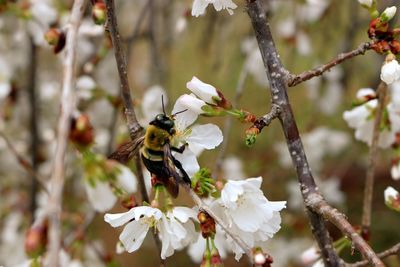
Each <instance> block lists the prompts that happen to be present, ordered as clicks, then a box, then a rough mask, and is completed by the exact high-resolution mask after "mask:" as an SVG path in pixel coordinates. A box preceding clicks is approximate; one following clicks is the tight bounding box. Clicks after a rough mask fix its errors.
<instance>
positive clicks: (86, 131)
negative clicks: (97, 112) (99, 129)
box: [69, 114, 94, 146]
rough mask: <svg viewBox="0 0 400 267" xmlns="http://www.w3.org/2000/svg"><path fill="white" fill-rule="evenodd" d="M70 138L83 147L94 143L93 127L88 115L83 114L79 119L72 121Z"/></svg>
mask: <svg viewBox="0 0 400 267" xmlns="http://www.w3.org/2000/svg"><path fill="white" fill-rule="evenodd" d="M69 138H70V140H71V141H72V142H74V143H76V144H78V145H82V146H88V145H90V144H91V143H93V140H94V134H93V127H92V125H91V124H90V121H89V117H88V116H87V115H84V114H81V115H80V116H79V117H78V118H73V119H72V121H71V130H70V133H69Z"/></svg>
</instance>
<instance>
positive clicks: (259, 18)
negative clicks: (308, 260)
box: [247, 0, 384, 266]
mask: <svg viewBox="0 0 400 267" xmlns="http://www.w3.org/2000/svg"><path fill="white" fill-rule="evenodd" d="M247 12H248V15H249V17H250V19H251V22H252V25H253V29H254V31H255V35H256V39H257V42H258V45H259V48H260V52H261V56H262V59H263V62H264V66H265V68H266V72H267V76H268V80H269V83H270V86H271V98H272V104H275V105H278V106H280V108H281V112H280V114H279V119H280V121H281V125H282V129H283V132H284V134H285V138H286V143H287V146H288V149H289V153H290V156H291V158H292V161H293V165H294V167H295V168H296V171H297V176H298V180H299V183H300V189H301V193H302V196H303V199H304V203H305V205H306V207H307V213H308V217H309V220H310V223H311V229H312V232H313V234H314V236H315V239H316V240H317V243H318V245H319V247H320V250H321V254H322V258H323V260H324V263H325V266H343V264H344V263H343V261H342V260H341V259H340V258H339V256H338V255H337V253H336V252H335V250H334V248H333V245H332V240H331V237H330V235H329V232H328V230H327V229H326V225H325V221H324V218H327V219H330V220H332V222H333V223H334V224H335V225H336V226H337V227H339V229H340V230H342V231H343V232H344V233H345V234H346V235H347V236H348V237H349V238H351V240H352V241H353V242H354V245H355V246H356V247H357V248H358V249H359V250H360V251H361V253H362V255H363V256H364V257H365V258H366V259H368V260H369V262H370V263H372V264H374V266H384V265H383V263H382V262H381V261H380V259H379V258H378V257H377V256H376V254H375V253H374V252H373V251H372V249H371V248H370V247H369V246H368V244H367V243H366V242H365V241H364V240H363V239H362V238H361V237H360V236H359V235H358V234H357V233H356V232H355V231H354V230H353V229H352V227H349V226H351V225H350V224H349V223H348V222H347V220H346V219H345V216H344V215H343V214H341V213H340V212H339V211H337V210H336V209H333V208H332V207H330V206H329V205H328V204H327V203H326V202H325V201H324V199H323V197H322V196H321V194H320V192H319V191H318V187H317V186H316V184H315V180H314V178H313V175H312V173H311V170H310V167H309V164H308V161H307V157H306V155H305V151H304V147H303V144H302V141H301V138H300V135H299V130H298V128H297V123H296V120H295V118H294V114H293V111H292V108H291V105H290V102H289V99H288V96H287V81H286V80H285V77H286V73H287V71H286V70H285V69H284V67H283V66H282V63H281V61H280V59H279V55H278V52H277V50H276V48H275V44H274V40H273V37H272V33H271V30H270V28H269V24H268V21H267V18H266V15H265V12H264V11H263V9H262V6H261V3H260V2H259V1H257V0H247ZM311 200H312V201H311ZM322 204H323V205H322ZM328 211H329V212H328ZM338 217H340V218H341V220H337V218H338Z"/></svg>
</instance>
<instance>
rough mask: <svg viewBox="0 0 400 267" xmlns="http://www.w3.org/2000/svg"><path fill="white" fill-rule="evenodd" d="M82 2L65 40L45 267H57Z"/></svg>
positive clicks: (75, 6) (79, 0) (82, 0)
mask: <svg viewBox="0 0 400 267" xmlns="http://www.w3.org/2000/svg"><path fill="white" fill-rule="evenodd" d="M85 5H86V1H85V0H75V1H74V4H73V7H72V11H71V15H70V20H69V25H68V30H67V37H66V40H67V41H66V46H65V56H64V58H63V74H64V77H63V85H62V88H63V89H62V96H61V108H60V110H61V114H60V117H59V121H58V136H57V146H56V152H55V156H54V165H53V175H52V177H51V180H50V183H51V184H50V186H51V192H50V198H49V207H48V215H49V266H54V267H57V266H60V262H59V252H60V248H61V209H62V193H63V187H64V179H65V177H64V176H65V168H64V167H65V166H64V159H65V154H66V150H67V145H68V134H69V129H70V118H71V114H72V112H73V109H74V107H75V94H74V87H75V80H76V71H75V69H76V53H77V50H76V47H77V39H78V30H79V26H80V22H81V19H82V16H83V13H84V11H85Z"/></svg>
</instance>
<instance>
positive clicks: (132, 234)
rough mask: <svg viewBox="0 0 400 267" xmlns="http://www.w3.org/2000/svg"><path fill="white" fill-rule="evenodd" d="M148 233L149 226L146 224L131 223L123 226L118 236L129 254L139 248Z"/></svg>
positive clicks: (141, 222) (139, 222) (140, 222)
mask: <svg viewBox="0 0 400 267" xmlns="http://www.w3.org/2000/svg"><path fill="white" fill-rule="evenodd" d="M148 231H149V225H148V224H147V223H145V222H143V221H132V222H130V223H128V224H127V225H126V226H125V228H124V230H123V231H122V233H121V235H120V236H119V240H121V242H122V244H123V245H124V247H125V249H126V251H128V252H129V253H131V252H133V251H136V250H138V249H139V248H140V246H141V245H142V243H143V240H144V238H145V237H146V235H147V232H148Z"/></svg>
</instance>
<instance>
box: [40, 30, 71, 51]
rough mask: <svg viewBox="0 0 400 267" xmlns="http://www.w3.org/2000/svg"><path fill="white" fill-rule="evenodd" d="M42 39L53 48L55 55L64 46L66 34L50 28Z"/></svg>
mask: <svg viewBox="0 0 400 267" xmlns="http://www.w3.org/2000/svg"><path fill="white" fill-rule="evenodd" d="M44 39H45V40H46V41H47V43H48V44H49V45H51V46H53V47H54V53H56V54H57V53H59V52H60V51H61V50H63V48H64V46H65V41H66V34H65V32H63V31H60V30H59V29H57V28H51V29H49V30H48V31H47V32H46V33H45V35H44Z"/></svg>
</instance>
